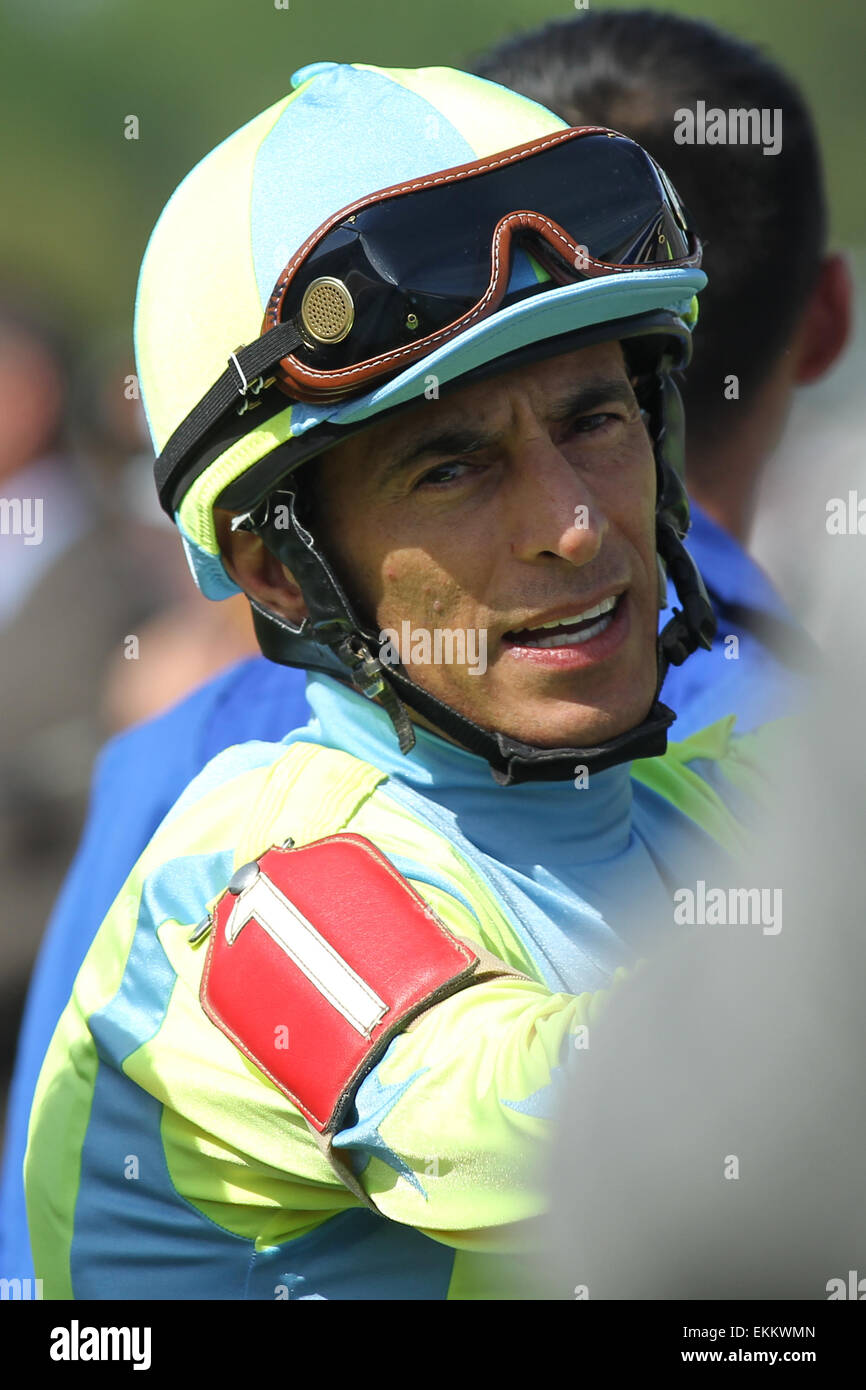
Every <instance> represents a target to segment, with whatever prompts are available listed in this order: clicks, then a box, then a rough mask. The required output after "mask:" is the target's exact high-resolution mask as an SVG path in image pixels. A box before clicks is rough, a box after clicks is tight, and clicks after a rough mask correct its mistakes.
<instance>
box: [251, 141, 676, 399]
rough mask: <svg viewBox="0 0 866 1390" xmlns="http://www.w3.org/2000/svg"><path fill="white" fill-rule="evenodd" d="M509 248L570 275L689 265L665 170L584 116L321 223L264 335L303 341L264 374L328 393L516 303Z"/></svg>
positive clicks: (311, 394) (283, 287) (293, 387)
mask: <svg viewBox="0 0 866 1390" xmlns="http://www.w3.org/2000/svg"><path fill="white" fill-rule="evenodd" d="M515 243H519V244H520V246H521V247H522V249H524V250H526V251H527V252H529V254H530V255H531V256H532V257H533V258H534V260H535V261H536V262H537V263H539V264H540V265H541V266H543V268H544V269H545V270H546V271H547V272H548V274H549V275H550V276H551V278H552V280H553V281H554V282H555V283H556V284H560V285H561V284H567V283H573V282H575V281H580V280H581V279H591V278H594V277H597V276H609V275H615V274H621V273H623V272H625V271H634V270H641V269H645V270H648V271H650V270H653V269H659V268H664V269H672V268H677V267H682V266H696V265H699V264H700V259H701V248H700V242H699V241H698V240H697V237H696V236H695V234H694V233H693V231H692V230H691V228H690V227H689V225H688V222H687V219H686V215H685V213H684V211H683V208H682V205H681V203H680V201H679V198H678V197H677V194H676V192H675V190H674V188H673V186H672V184H671V183H670V181H669V179H668V177H667V175H666V174H665V173H664V172H663V170H661V169H660V168H659V166H658V165H657V164H656V163H655V161H654V160H653V159H652V158H651V157H650V156H649V155H648V154H647V153H646V151H645V150H643V149H642V148H641V147H640V145H637V144H635V142H634V141H633V140H629V139H628V138H627V137H626V136H624V135H619V134H617V133H616V132H615V131H609V130H607V129H605V128H602V127H598V126H583V127H576V128H572V129H569V130H565V131H563V132H562V133H560V134H556V135H551V136H546V137H545V138H543V139H539V140H535V141H530V142H529V143H528V144H525V145H519V146H517V147H516V148H515V149H512V150H508V151H506V152H504V153H502V154H499V155H496V156H494V157H492V158H486V159H479V160H475V161H474V162H473V163H471V164H463V165H458V166H457V167H455V168H453V169H448V170H445V171H443V172H441V173H437V174H431V175H430V176H429V177H427V178H420V179H412V180H410V181H408V182H406V183H401V184H395V185H393V187H391V188H386V189H382V190H380V191H379V192H377V193H374V194H372V195H371V196H369V197H366V198H362V199H359V200H358V201H357V202H355V203H352V204H350V205H349V206H348V207H345V208H343V209H342V210H341V211H340V212H338V213H337V214H335V216H334V217H332V218H329V220H328V221H327V222H324V223H323V224H322V226H320V227H319V228H318V229H317V230H316V231H315V232H314V233H313V234H312V236H310V237H309V238H308V239H307V241H305V242H304V244H303V246H301V247H300V249H299V250H298V252H297V253H296V254H295V255H294V256H293V257H292V259H291V260H290V261H289V263H288V265H287V266H286V267H285V269H284V270H283V272H282V274H281V275H280V277H279V279H278V281H277V284H276V286H275V288H274V291H273V293H272V295H271V298H270V300H269V303H268V307H267V310H266V312H265V317H264V322H263V325H262V331H263V332H268V331H269V330H271V329H274V328H277V327H278V326H279V325H282V324H290V323H291V324H294V326H295V328H296V329H297V331H298V334H299V337H300V342H299V343H298V345H297V347H296V348H295V349H294V350H293V351H292V352H291V353H289V354H288V355H286V356H284V357H283V358H281V360H280V362H279V364H278V365H277V367H276V369H275V371H274V379H275V380H276V383H277V385H278V386H279V387H280V388H281V389H282V390H283V391H285V392H286V393H287V394H288V395H290V396H293V397H294V398H295V399H298V400H303V401H326V400H334V399H339V398H340V397H342V396H344V395H345V394H347V393H348V392H352V393H356V392H358V391H359V390H361V389H367V390H370V389H372V387H373V385H374V383H375V382H376V381H378V380H380V379H381V378H382V377H384V376H385V375H387V374H389V373H393V372H394V371H397V370H400V369H401V368H403V367H406V366H408V365H409V364H410V363H412V362H413V361H416V360H417V359H418V358H421V357H424V356H425V355H426V354H428V353H430V352H432V351H433V350H434V349H435V348H437V347H439V346H440V345H441V344H442V343H445V342H447V341H448V339H449V338H452V337H455V336H456V335H457V334H459V333H463V332H464V331H465V330H466V329H467V328H470V327H471V326H472V325H473V324H475V323H477V322H479V321H480V320H482V319H484V318H486V317H487V316H489V315H490V314H492V313H494V312H495V311H496V310H497V309H499V308H501V307H504V305H505V304H506V303H512V302H515V301H516V300H518V299H520V298H525V297H527V296H528V295H531V294H535V293H538V292H539V291H540V290H542V289H545V288H546V289H549V288H550V284H549V282H543V283H539V281H538V279H537V277H536V276H535V275H534V274H530V276H529V277H528V278H529V279H530V280H531V282H532V283H531V284H529V285H524V287H523V288H522V289H519V290H517V291H514V292H512V293H511V294H508V293H507V291H508V285H509V280H510V277H511V272H512V263H513V246H514V244H515Z"/></svg>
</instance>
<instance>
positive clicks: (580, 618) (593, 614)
mask: <svg viewBox="0 0 866 1390" xmlns="http://www.w3.org/2000/svg"><path fill="white" fill-rule="evenodd" d="M615 603H616V598H604V599H602V601H601V603H597V604H596V605H595V607H594V608H587V610H586V612H585V613H578V614H577V616H576V617H574V618H556V619H555V620H554V621H553V622H552V623H539V624H538V629H537V630H543V629H544V628H546V627H570V626H571V624H572V623H585V622H586V620H587V618H600V617H601V615H602V614H603V613H609V612H610V610H611V609H612V608H613V607H614V605H615Z"/></svg>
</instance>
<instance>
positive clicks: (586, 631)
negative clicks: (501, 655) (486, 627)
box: [520, 615, 613, 647]
mask: <svg viewBox="0 0 866 1390" xmlns="http://www.w3.org/2000/svg"><path fill="white" fill-rule="evenodd" d="M612 622H613V618H609V617H607V615H605V616H604V617H603V618H602V619H601V620H600V622H597V623H593V624H592V627H585V628H582V629H581V631H580V632H570V633H569V634H568V635H567V636H566V634H565V633H559V634H558V635H557V636H555V637H553V636H551V637H532V638H529V637H525V638H523V639H522V641H521V643H520V645H521V646H522V647H579V646H581V645H582V644H583V643H584V642H588V641H589V640H590V638H591V637H597V636H598V634H599V633H600V632H604V630H605V628H606V627H610V624H611V623H612Z"/></svg>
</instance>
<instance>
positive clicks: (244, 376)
mask: <svg viewBox="0 0 866 1390" xmlns="http://www.w3.org/2000/svg"><path fill="white" fill-rule="evenodd" d="M303 341H304V339H303V335H302V334H301V333H300V332H299V331H298V329H297V327H296V325H295V324H294V323H293V322H291V321H289V322H287V323H281V324H279V326H278V327H277V328H272V329H270V330H269V331H268V332H267V333H265V334H263V335H262V337H261V338H257V339H256V341H255V342H254V343H250V344H249V345H248V346H242V347H239V348H238V349H237V350H236V351H235V352H233V353H232V354H231V357H230V358H229V359H228V366H227V367H226V370H225V371H224V372H223V374H222V376H220V377H219V378H218V379H217V380H216V381H215V382H214V384H213V386H211V388H210V390H209V391H207V392H206V394H205V395H204V396H203V397H202V399H201V400H200V401H199V403H198V405H196V406H194V407H193V409H192V410H191V411H190V412H189V414H188V415H187V416H186V418H185V419H184V420H182V421H181V423H180V424H179V425H178V427H177V429H176V430H175V431H174V434H172V436H171V438H170V439H169V440H168V442H167V444H166V446H165V448H164V449H163V451H162V453H161V454H160V456H159V458H158V459H157V460H156V464H155V467H154V476H155V478H156V485H157V488H158V490H159V493H160V496H162V494H163V490H164V489H166V488H167V487H168V486H169V485H170V483H171V479H172V474H173V472H174V469H175V468H176V467H177V466H178V464H180V463H182V462H183V461H184V459H185V458H186V456H187V455H188V454H189V453H190V452H191V451H192V450H194V449H196V448H198V447H199V446H200V445H201V443H202V441H203V440H204V438H205V436H206V435H207V434H208V432H209V431H210V430H211V429H213V427H214V425H216V424H217V423H218V422H219V421H220V420H221V419H222V417H223V416H224V415H225V414H226V412H227V411H229V410H231V409H232V407H234V408H235V409H237V410H243V409H244V408H245V407H246V406H248V404H249V398H250V397H255V396H257V395H258V394H259V392H260V391H261V390H262V389H263V387H264V386H265V384H266V382H265V374H266V373H267V372H269V371H270V369H271V368H272V367H275V366H276V365H277V363H278V362H279V361H280V360H281V358H283V357H285V356H286V355H287V354H288V353H290V352H293V351H294V349H295V348H296V347H299V346H300V345H301V343H302V342H303Z"/></svg>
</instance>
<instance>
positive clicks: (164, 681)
mask: <svg viewBox="0 0 866 1390" xmlns="http://www.w3.org/2000/svg"><path fill="white" fill-rule="evenodd" d="M75 420H76V425H77V428H76V443H77V444H78V446H79V451H80V453H81V455H82V457H84V458H86V460H87V467H88V472H89V474H90V475H91V476H92V477H93V478H94V480H95V482H96V483H97V485H98V488H99V493H100V496H101V497H102V499H103V502H104V510H105V512H106V515H111V516H113V517H114V518H116V520H117V522H118V524H122V525H123V526H124V529H125V531H126V532H127V539H128V543H129V545H130V546H131V547H133V548H136V549H137V550H138V551H139V552H141V551H145V552H146V555H142V563H144V562H145V561H146V563H147V565H148V566H149V567H150V568H151V569H152V571H153V573H154V574H157V575H160V576H162V579H163V581H164V586H165V592H166V594H167V595H168V596H169V598H170V602H168V603H167V605H166V606H164V607H163V608H161V609H160V610H159V612H158V613H156V614H155V616H154V617H152V618H150V619H149V620H148V621H147V622H146V623H143V624H141V625H140V627H139V629H138V633H137V635H138V638H139V658H138V660H136V661H130V660H128V659H127V657H126V653H125V652H124V651H120V650H119V651H117V652H116V653H115V654H114V656H113V657H112V659H111V660H110V661H109V663H108V666H107V668H106V671H105V691H104V696H103V715H104V722H105V728H106V732H107V733H111V734H114V733H117V732H118V731H120V730H122V729H127V728H129V727H130V726H131V725H134V724H138V723H140V722H142V721H144V720H146V719H152V718H155V717H156V716H158V715H160V714H162V713H163V712H164V711H165V710H167V709H169V708H170V707H171V706H172V705H174V704H176V703H177V702H178V701H179V700H181V699H182V698H183V697H184V696H185V695H187V694H188V693H189V692H190V691H191V690H195V689H196V688H197V687H198V686H200V685H202V684H203V683H204V682H205V681H207V680H209V679H211V678H213V677H214V676H215V675H217V674H218V673H219V672H220V671H223V670H225V668H226V667H227V666H230V665H231V664H233V663H235V662H238V661H240V660H241V659H242V658H243V657H245V656H249V655H250V654H251V653H252V652H254V651H257V650H258V648H257V646H256V642H255V637H254V635H253V630H252V623H251V622H250V614H249V607H248V605H247V604H246V603H244V601H243V600H242V599H238V601H237V602H236V603H235V602H232V603H227V604H223V605H222V606H221V609H220V610H219V611H218V612H216V613H214V612H213V610H212V609H211V608H210V607H207V608H206V607H205V605H203V604H202V603H200V602H199V600H198V595H197V592H196V589H195V586H194V585H193V584H191V583H190V581H189V573H188V571H187V568H186V566H185V564H184V563H183V556H182V555H180V554H179V553H178V550H177V545H176V543H175V538H174V533H173V529H172V527H171V525H170V524H169V522H168V519H167V518H166V516H165V513H164V512H163V511H162V509H161V508H160V506H159V503H158V501H157V499H156V495H155V493H154V488H153V479H152V476H151V472H152V469H151V464H152V454H151V451H150V440H149V439H148V437H147V422H146V420H145V416H144V410H143V409H142V406H141V400H140V396H139V389H138V378H137V376H136V374H135V364H134V362H133V360H132V356H131V354H130V352H129V349H128V345H127V341H126V339H125V338H124V337H121V336H119V335H118V336H117V337H115V338H114V339H111V340H107V341H105V342H103V343H100V345H99V347H98V350H97V351H96V352H95V353H94V354H93V356H92V358H91V360H90V361H89V362H87V363H86V365H85V368H84V370H83V371H82V373H81V374H80V377H79V380H78V383H77V390H76V392H75ZM130 518H135V520H136V522H138V523H139V524H138V525H136V526H134V527H132V528H131V529H130V528H129V526H128V522H129V519H130Z"/></svg>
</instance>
